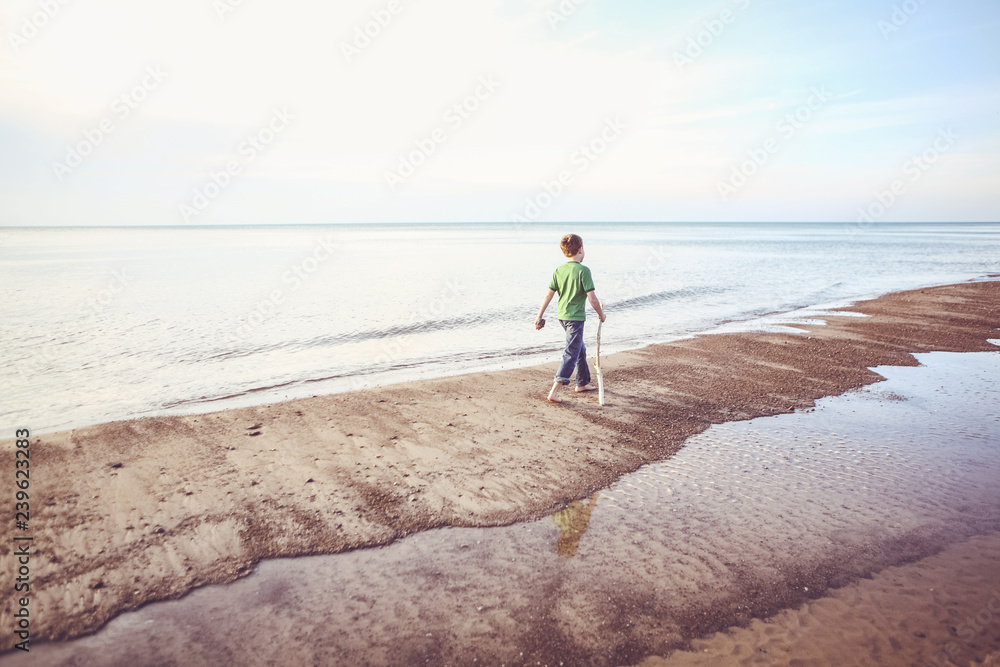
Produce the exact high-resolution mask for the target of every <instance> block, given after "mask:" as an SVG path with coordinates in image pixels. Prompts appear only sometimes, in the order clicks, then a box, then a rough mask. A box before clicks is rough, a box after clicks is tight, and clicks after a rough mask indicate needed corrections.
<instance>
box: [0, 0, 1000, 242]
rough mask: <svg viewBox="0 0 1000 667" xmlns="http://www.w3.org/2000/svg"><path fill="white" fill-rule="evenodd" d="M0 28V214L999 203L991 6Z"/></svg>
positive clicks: (68, 5) (219, 6) (229, 217)
mask: <svg viewBox="0 0 1000 667" xmlns="http://www.w3.org/2000/svg"><path fill="white" fill-rule="evenodd" d="M577 3H579V4H577ZM379 20H381V24H380V23H379V22H378V21H379ZM383 24H384V25H383ZM0 28H2V30H0V32H2V33H3V35H4V39H3V43H2V44H0V175H2V180H0V225H2V226H14V225H183V224H253V223H272V224H273V223H341V222H407V221H419V222H431V221H448V222H450V221H471V222H479V221H484V222H489V221H504V222H509V221H511V220H514V219H518V220H524V221H535V220H537V221H543V222H557V221H660V220H662V221H717V220H722V221H772V220H773V221H854V220H856V219H858V218H859V216H861V215H863V214H864V215H869V216H870V217H871V219H872V220H877V221H880V222H893V221H925V220H926V221H996V220H1000V187H998V185H1000V39H997V36H998V35H1000V2H996V0H989V1H987V0H947V1H945V0H922V1H921V0H905V2H901V1H900V0H894V1H888V0H886V1H879V0H864V1H862V0H842V1H841V2H837V3H802V2H792V1H791V0H723V1H720V2H692V1H687V0H677V1H674V2H657V3H654V2H642V1H639V0H615V1H614V2H612V1H611V0H562V2H560V1H559V0H553V1H548V0H545V1H543V0H391V1H390V0H376V1H372V2H355V1H351V0H349V1H347V2H338V3H325V2H317V1H313V0H290V1H289V0H286V1H284V2H280V3H279V2H273V1H271V2H268V1H267V0H170V2H166V1H161V2H136V1H135V0H131V1H129V2H126V1H124V0H88V1H86V2H84V1H83V0H61V1H60V0H4V2H3V5H2V8H0ZM366 30H367V32H368V33H369V34H368V35H365V31H366ZM359 35H361V37H359ZM456 105H457V107H456ZM109 130H110V131H109ZM227 168H228V169H229V170H230V172H231V173H227ZM560 181H561V182H560Z"/></svg>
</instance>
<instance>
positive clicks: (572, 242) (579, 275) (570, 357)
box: [535, 234, 604, 403]
mask: <svg viewBox="0 0 1000 667" xmlns="http://www.w3.org/2000/svg"><path fill="white" fill-rule="evenodd" d="M559 247H560V248H561V249H562V251H563V254H564V255H566V256H567V257H569V261H568V262H566V263H565V264H563V265H562V266H560V267H559V268H557V269H556V270H555V272H554V273H553V274H552V280H551V281H550V282H549V291H548V292H547V293H546V294H545V299H544V300H543V301H542V307H541V309H540V310H539V311H538V317H536V318H535V330H536V331H537V330H539V329H541V328H542V327H543V326H545V320H543V319H542V316H543V315H545V309H546V308H548V307H549V302H550V301H552V297H553V296H555V295H556V293H557V292H558V293H559V310H558V312H557V315H556V316H557V317H558V318H559V324H561V325H562V328H563V329H565V330H566V351H565V352H563V359H562V364H561V365H560V366H559V371H558V372H557V373H556V380H555V382H554V383H553V384H552V391H550V392H549V400H550V401H552V402H553V403H561V402H562V400H561V399H560V398H559V388H560V387H561V386H562V385H566V384H569V379H570V376H571V375H573V369H574V368H576V391H578V392H580V391H594V389H595V388H596V387H594V386H592V385H591V384H590V367H589V366H588V365H587V348H586V346H585V345H584V344H583V324H584V322H585V321H586V320H587V301H590V305H591V307H592V308H593V309H594V310H595V311H597V316H598V317H599V318H600V319H601V322H603V321H604V310H603V309H602V308H601V302H600V301H598V300H597V294H596V293H595V292H594V280H593V279H592V278H591V277H590V269H588V268H587V267H585V266H584V265H583V264H581V262H582V261H583V239H581V238H580V237H579V236H577V235H576V234H567V235H566V236H564V237H563V238H562V241H560V242H559Z"/></svg>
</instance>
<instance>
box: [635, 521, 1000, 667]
mask: <svg viewBox="0 0 1000 667" xmlns="http://www.w3.org/2000/svg"><path fill="white" fill-rule="evenodd" d="M980 664H985V665H1000V533H996V532H994V533H990V534H988V535H982V536H978V537H974V538H972V539H971V540H968V541H966V542H961V543H959V544H955V545H952V546H950V547H948V548H947V549H945V550H944V551H942V552H941V553H939V554H936V555H934V556H931V557H929V558H926V559H923V560H921V561H917V562H916V563H912V564H910V565H903V566H898V567H890V568H887V569H885V570H883V571H882V572H879V573H878V574H876V575H875V576H873V577H872V578H870V579H862V580H860V581H858V582H856V583H853V584H850V585H848V586H844V587H843V588H840V589H837V590H835V591H831V593H830V595H828V596H826V597H822V598H819V599H816V600H812V601H810V602H807V603H805V604H803V605H802V606H800V607H799V608H797V609H789V610H785V611H782V612H781V613H779V614H776V615H775V616H772V617H770V618H768V619H766V620H758V619H755V620H753V621H752V622H751V623H750V624H749V625H748V626H747V627H745V628H732V629H730V630H728V631H726V632H721V633H717V634H713V635H711V636H708V637H705V638H704V639H695V640H693V641H692V642H691V649H690V650H688V651H677V652H675V653H673V654H671V655H670V656H669V657H668V658H659V657H650V658H647V659H646V660H643V661H642V662H641V663H640V667H709V666H712V667H715V666H718V667H734V666H736V665H740V666H743V665H816V666H817V667H819V666H824V667H825V666H827V665H829V666H830V667H834V666H836V665H854V666H855V667H884V666H886V665H900V666H904V665H905V666H911V665H920V666H921V667H924V666H926V667H951V666H953V665H954V666H958V667H967V666H968V665H980Z"/></svg>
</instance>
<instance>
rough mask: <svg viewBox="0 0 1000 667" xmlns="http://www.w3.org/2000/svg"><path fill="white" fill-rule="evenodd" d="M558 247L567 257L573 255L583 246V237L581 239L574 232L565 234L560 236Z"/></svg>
mask: <svg viewBox="0 0 1000 667" xmlns="http://www.w3.org/2000/svg"><path fill="white" fill-rule="evenodd" d="M559 247H560V248H561V249H562V251H563V254H564V255H566V256H567V257H575V256H576V254H577V253H578V252H580V248H582V247H583V239H581V238H580V237H579V236H577V235H576V234H567V235H566V236H564V237H562V241H560V242H559Z"/></svg>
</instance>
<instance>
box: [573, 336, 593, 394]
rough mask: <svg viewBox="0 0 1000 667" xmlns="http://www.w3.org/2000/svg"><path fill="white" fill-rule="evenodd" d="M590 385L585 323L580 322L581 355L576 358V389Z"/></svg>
mask: <svg viewBox="0 0 1000 667" xmlns="http://www.w3.org/2000/svg"><path fill="white" fill-rule="evenodd" d="M589 384H590V366H589V365H588V364H587V346H586V345H585V344H584V342H583V322H580V354H579V355H578V356H577V358H576V387H577V389H580V388H581V387H586V386H588V385H589Z"/></svg>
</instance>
